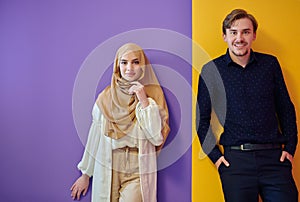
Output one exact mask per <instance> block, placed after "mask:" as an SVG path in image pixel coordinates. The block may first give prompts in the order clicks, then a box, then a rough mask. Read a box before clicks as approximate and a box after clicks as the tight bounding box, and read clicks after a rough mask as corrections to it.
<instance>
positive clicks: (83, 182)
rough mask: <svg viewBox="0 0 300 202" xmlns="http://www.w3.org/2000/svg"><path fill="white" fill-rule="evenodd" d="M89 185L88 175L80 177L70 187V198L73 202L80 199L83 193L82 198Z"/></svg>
mask: <svg viewBox="0 0 300 202" xmlns="http://www.w3.org/2000/svg"><path fill="white" fill-rule="evenodd" d="M89 183H90V177H89V176H88V175H85V174H83V175H81V176H80V177H79V178H78V179H77V180H76V181H75V183H74V184H73V185H72V187H71V189H70V190H71V191H72V192H71V197H72V198H73V200H75V199H76V198H77V200H79V199H80V195H81V193H82V192H83V196H85V194H86V193H87V190H88V188H89Z"/></svg>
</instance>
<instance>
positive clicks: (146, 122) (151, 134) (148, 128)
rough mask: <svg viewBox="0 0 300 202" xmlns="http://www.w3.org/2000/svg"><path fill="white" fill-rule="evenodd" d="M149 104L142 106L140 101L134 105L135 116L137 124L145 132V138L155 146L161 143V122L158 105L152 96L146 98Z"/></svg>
mask: <svg viewBox="0 0 300 202" xmlns="http://www.w3.org/2000/svg"><path fill="white" fill-rule="evenodd" d="M148 100H149V105H148V106H147V107H145V108H142V106H141V103H138V104H137V106H136V111H135V112H136V118H137V121H138V124H139V126H140V127H141V128H142V130H143V131H144V133H145V136H146V138H147V139H148V140H149V141H150V142H151V143H152V144H153V145H155V146H159V145H161V144H162V143H163V136H162V134H161V129H162V123H161V117H160V113H159V106H158V105H157V104H156V102H155V101H154V100H153V99H152V98H148Z"/></svg>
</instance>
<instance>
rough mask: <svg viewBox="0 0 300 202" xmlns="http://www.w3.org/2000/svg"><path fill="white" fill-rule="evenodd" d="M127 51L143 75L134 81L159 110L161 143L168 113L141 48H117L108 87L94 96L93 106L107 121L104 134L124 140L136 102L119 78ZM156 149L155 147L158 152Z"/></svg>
mask: <svg viewBox="0 0 300 202" xmlns="http://www.w3.org/2000/svg"><path fill="white" fill-rule="evenodd" d="M129 52H135V54H136V55H137V56H138V57H139V58H138V59H139V62H140V65H141V67H142V70H143V73H142V75H141V77H140V78H139V79H138V81H139V82H140V83H141V84H142V85H144V87H145V91H146V94H147V96H148V97H151V98H152V99H153V100H155V102H156V103H157V105H158V106H159V108H160V115H161V118H162V131H161V132H162V135H163V137H164V142H165V140H166V138H167V135H168V134H169V131H170V128H169V113H168V107H167V104H166V101H165V97H164V94H163V91H162V89H161V87H160V85H159V83H158V80H157V78H156V76H155V73H154V71H153V69H152V66H151V64H150V62H149V60H148V58H147V57H146V55H145V53H144V51H143V49H142V48H141V47H139V46H138V45H136V44H133V43H127V44H125V45H123V46H121V47H120V48H119V50H118V51H117V53H116V57H115V60H114V66H113V74H112V79H111V85H110V86H108V87H106V88H105V89H104V90H103V91H102V92H101V93H100V94H99V96H98V98H97V100H96V103H97V105H98V106H99V108H100V110H101V111H102V113H103V115H104V117H105V118H106V119H107V124H106V135H107V136H109V137H111V138H113V139H119V138H122V137H124V136H125V135H126V134H127V133H128V132H129V131H130V130H131V129H132V127H133V126H134V125H135V122H136V116H135V108H136V105H137V103H138V99H137V97H136V95H131V94H129V92H128V89H129V88H130V87H131V83H130V82H128V81H126V80H124V79H123V78H121V73H120V66H119V64H120V59H121V57H122V56H123V55H125V54H128V53H129ZM162 146H163V144H162V145H161V146H160V147H157V150H159V149H160V148H161V147H162Z"/></svg>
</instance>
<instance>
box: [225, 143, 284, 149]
mask: <svg viewBox="0 0 300 202" xmlns="http://www.w3.org/2000/svg"><path fill="white" fill-rule="evenodd" d="M229 148H230V149H232V150H241V151H255V150H266V149H279V148H282V145H281V144H250V143H246V144H242V145H238V146H229Z"/></svg>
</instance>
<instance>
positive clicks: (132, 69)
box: [120, 52, 142, 81]
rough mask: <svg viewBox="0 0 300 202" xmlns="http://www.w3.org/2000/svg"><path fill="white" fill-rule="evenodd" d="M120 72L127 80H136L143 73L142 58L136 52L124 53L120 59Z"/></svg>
mask: <svg viewBox="0 0 300 202" xmlns="http://www.w3.org/2000/svg"><path fill="white" fill-rule="evenodd" d="M120 72H121V76H122V78H124V79H125V80H127V81H136V80H138V79H139V78H140V77H141V75H142V68H141V66H140V59H139V57H138V55H137V54H136V53H135V52H130V53H127V54H125V55H122V57H121V59H120Z"/></svg>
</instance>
